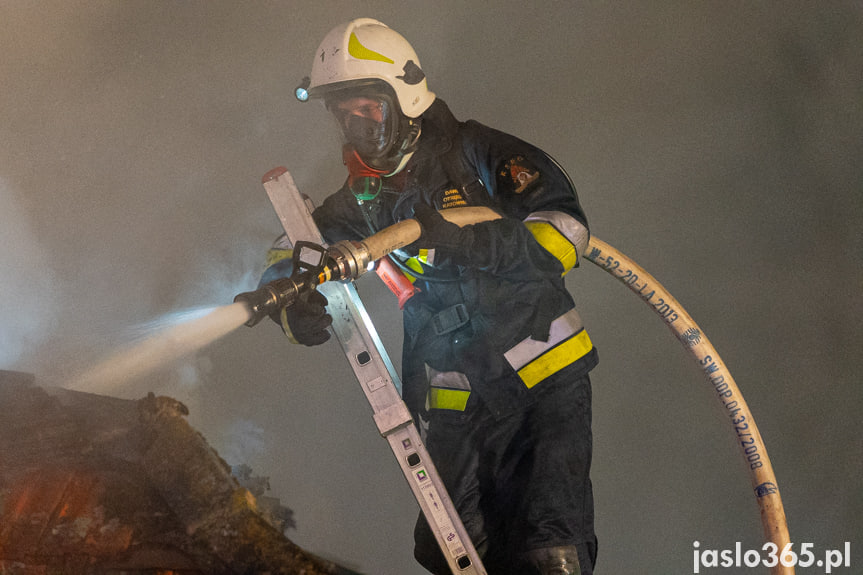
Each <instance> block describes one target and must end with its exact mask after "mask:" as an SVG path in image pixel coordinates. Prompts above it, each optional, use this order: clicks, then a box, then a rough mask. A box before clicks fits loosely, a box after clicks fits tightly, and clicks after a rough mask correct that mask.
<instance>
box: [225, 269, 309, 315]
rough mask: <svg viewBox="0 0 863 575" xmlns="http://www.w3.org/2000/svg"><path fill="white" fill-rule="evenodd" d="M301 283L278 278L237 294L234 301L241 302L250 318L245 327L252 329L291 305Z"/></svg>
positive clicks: (297, 294)
mask: <svg viewBox="0 0 863 575" xmlns="http://www.w3.org/2000/svg"><path fill="white" fill-rule="evenodd" d="M303 283H304V282H302V281H301V282H300V283H297V281H296V279H295V278H280V279H277V280H273V281H271V282H270V283H268V284H266V285H264V286H261V287H260V288H258V289H256V290H255V291H248V292H243V293H241V294H238V295H237V296H236V297H235V298H234V301H235V302H243V303H245V304H246V306H247V307H248V308H249V313H250V315H251V317H250V318H249V321H247V322H246V325H247V326H249V327H252V326H255V325H257V324H258V322H260V321H261V320H262V319H264V318H265V317H267V316H269V315H272V314H273V313H276V312H278V311H279V310H281V309H282V308H284V307H287V306H289V305H291V304H293V303H294V302H295V301H296V299H297V297H299V294H300V290H301V289H302V286H303Z"/></svg>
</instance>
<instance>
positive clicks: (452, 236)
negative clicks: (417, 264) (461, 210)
mask: <svg viewBox="0 0 863 575" xmlns="http://www.w3.org/2000/svg"><path fill="white" fill-rule="evenodd" d="M414 218H415V219H416V221H417V222H419V224H420V227H421V228H422V235H421V236H420V239H418V240H417V241H416V242H415V244H414V245H415V246H416V247H417V248H422V249H428V250H432V249H433V250H434V251H435V254H434V263H435V265H441V264H443V263H452V264H455V265H460V266H468V265H471V254H472V250H473V243H474V237H473V236H474V234H473V229H472V228H473V226H464V227H462V228H460V227H458V226H457V225H455V224H454V223H452V222H448V221H446V220H445V219H444V218H443V216H442V215H440V213H439V212H438V211H437V210H435V209H434V208H433V207H431V206H429V205H427V204H416V205H415V206H414Z"/></svg>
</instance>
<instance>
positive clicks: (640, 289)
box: [234, 207, 794, 575]
mask: <svg viewBox="0 0 863 575" xmlns="http://www.w3.org/2000/svg"><path fill="white" fill-rule="evenodd" d="M441 215H442V216H444V218H445V219H447V220H448V221H450V222H452V223H455V224H456V225H459V226H464V225H469V224H474V223H478V222H481V221H488V220H493V219H497V218H499V217H500V215H499V214H497V213H495V212H494V211H492V210H490V209H488V208H484V207H467V208H452V209H448V210H442V211H441ZM420 234H421V228H420V225H419V223H418V222H417V221H416V220H412V219H408V220H403V221H401V222H398V223H396V224H394V225H392V226H390V227H388V228H386V229H384V230H382V231H380V232H378V233H376V234H374V235H372V236H370V237H368V238H366V239H364V240H362V241H360V242H351V241H342V242H337V243H335V244H333V245H332V246H330V247H329V248H323V247H322V246H318V245H316V244H312V243H309V242H297V244H296V245H295V246H294V272H293V273H292V275H291V277H290V278H282V279H278V280H275V281H273V282H270V283H269V284H267V285H265V286H263V287H261V288H260V289H258V290H256V291H253V292H246V293H241V294H239V295H238V296H236V298H234V301H242V302H245V303H246V305H247V306H248V307H249V309H250V312H251V316H250V317H251V319H249V321H248V322H247V324H246V325H249V326H253V325H255V324H257V323H258V322H259V321H260V320H261V319H262V318H264V317H266V316H268V315H270V314H272V313H274V312H276V311H278V310H280V309H281V308H283V307H285V306H289V305H292V304H293V302H294V301H296V299H297V298H298V297H299V296H300V294H302V293H303V292H304V291H305V290H311V289H314V288H315V286H317V285H318V284H320V283H323V282H325V281H333V280H348V281H349V280H355V279H357V278H358V277H359V276H361V275H363V274H364V273H366V271H368V270H369V269H370V268H371V267H372V266H373V264H374V262H375V261H377V260H379V259H380V258H383V257H384V256H386V255H387V254H389V253H390V252H392V251H393V250H396V249H398V248H401V247H403V246H406V245H408V244H410V243H413V242H414V241H416V240H418V239H419V237H420ZM586 252H587V253H586V254H584V259H586V260H588V261H590V262H592V263H594V264H595V265H597V266H598V267H600V268H601V269H603V270H605V271H606V272H608V273H609V274H611V275H612V276H613V277H615V278H616V279H617V280H618V281H620V282H621V283H623V284H624V285H626V286H627V287H628V288H629V289H630V290H632V291H633V292H634V293H635V294H637V295H638V296H639V297H640V298H641V300H642V301H644V302H645V303H646V304H647V305H648V306H650V307H651V308H652V309H653V311H654V312H655V313H656V314H657V315H659V317H660V318H662V320H663V323H665V325H667V326H668V328H669V329H671V331H672V332H673V333H674V334H675V336H676V337H677V339H678V340H679V341H680V343H681V344H682V345H683V346H684V348H685V349H686V350H687V351H688V352H689V353H690V354H691V355H692V356H693V358H694V359H695V361H696V362H697V363H698V365H699V367H700V368H701V369H702V371H703V372H704V374H705V376H706V377H707V379H708V381H709V382H710V385H711V386H712V388H713V390H714V391H715V393H716V397H717V399H718V400H719V401H720V403H721V404H722V408H723V412H724V413H725V415H726V417H727V421H728V423H729V424H731V425H732V427H733V429H734V434H735V437H736V441H737V442H738V444H739V446H740V449H741V454H742V456H743V458H744V460H745V462H746V466H747V468H748V469H749V478H750V481H751V484H752V488H753V491H754V494H755V497H756V500H757V502H758V506H759V510H760V516H761V524H762V528H763V532H764V538H765V540H766V542H769V543H772V544H774V545H775V546H776V554H777V555H778V554H780V553H782V552H783V551H784V550H786V549H790V546H791V540H790V536H789V533H788V525H787V521H786V518H785V510H784V508H783V506H782V500H781V497H780V494H779V489H778V487H777V482H776V477H775V475H774V472H773V466H772V465H771V463H770V459H769V457H768V456H767V449H766V447H765V446H764V441H763V440H762V438H761V434H760V432H759V430H758V427H757V426H756V424H755V419H754V417H753V416H752V412H751V411H750V410H749V407H748V406H747V404H746V401H745V400H744V399H743V395H742V394H741V393H740V389H739V388H738V387H737V384H736V383H735V381H734V378H733V377H732V376H731V373H730V372H729V371H728V368H727V367H726V366H725V364H724V363H723V362H722V360H721V359H720V357H719V354H718V353H717V352H716V349H715V348H714V347H713V345H712V344H711V343H710V341H709V340H708V339H707V336H706V335H705V334H704V332H703V331H702V330H701V328H700V327H699V326H698V325H697V324H696V323H695V321H694V320H693V319H692V317H690V316H689V314H688V313H686V311H685V310H684V309H683V307H682V306H681V305H680V304H679V303H678V302H677V300H676V299H675V298H674V297H673V296H672V295H671V294H670V293H668V291H667V290H666V289H665V288H664V287H663V286H662V285H661V284H660V283H659V282H658V281H656V279H655V278H654V277H653V276H651V275H650V274H649V273H647V271H645V270H644V268H642V267H641V266H639V265H638V264H636V263H635V262H634V261H632V260H631V259H630V258H628V257H627V256H626V255H624V254H623V253H621V252H620V251H618V250H617V249H615V248H614V247H612V246H610V245H608V244H607V243H605V242H604V241H602V240H600V239H598V238H596V237H592V238H591V239H590V243H589V244H588V247H587V250H586ZM770 572H771V575H793V574H794V567H793V566H788V565H782V563H781V562H778V564H777V565H776V566H774V567H772V568H771V570H770Z"/></svg>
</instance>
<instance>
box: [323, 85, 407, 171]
mask: <svg viewBox="0 0 863 575" xmlns="http://www.w3.org/2000/svg"><path fill="white" fill-rule="evenodd" d="M391 109H392V108H391V106H390V105H389V102H387V101H386V100H384V99H378V98H367V97H358V98H349V99H347V100H343V101H341V102H337V103H335V104H333V105H331V106H330V110H331V111H332V112H333V114H334V115H335V117H336V120H337V121H338V123H339V127H340V128H341V130H342V133H343V134H344V136H345V141H346V143H347V144H350V145H351V146H352V147H353V148H354V149H355V150H356V151H357V152H358V153H359V154H360V156H362V157H363V158H367V159H371V158H379V157H381V156H383V155H384V154H385V153H386V152H387V151H388V149H389V147H390V139H391V137H392V129H391V128H390V126H391Z"/></svg>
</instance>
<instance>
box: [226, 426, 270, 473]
mask: <svg viewBox="0 0 863 575" xmlns="http://www.w3.org/2000/svg"><path fill="white" fill-rule="evenodd" d="M223 441H224V446H223V447H222V449H221V450H220V455H221V456H222V458H223V459H224V460H225V461H227V462H228V463H230V464H231V465H240V464H244V463H245V464H247V463H249V462H250V461H252V460H253V458H254V457H255V456H259V455H261V454H263V453H264V451H265V449H266V440H265V438H264V429H263V428H262V427H261V426H260V425H258V424H257V423H256V422H254V421H252V420H251V419H237V420H235V421H234V422H233V423H231V425H230V426H228V427H227V428H226V429H225V432H224V435H223Z"/></svg>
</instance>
